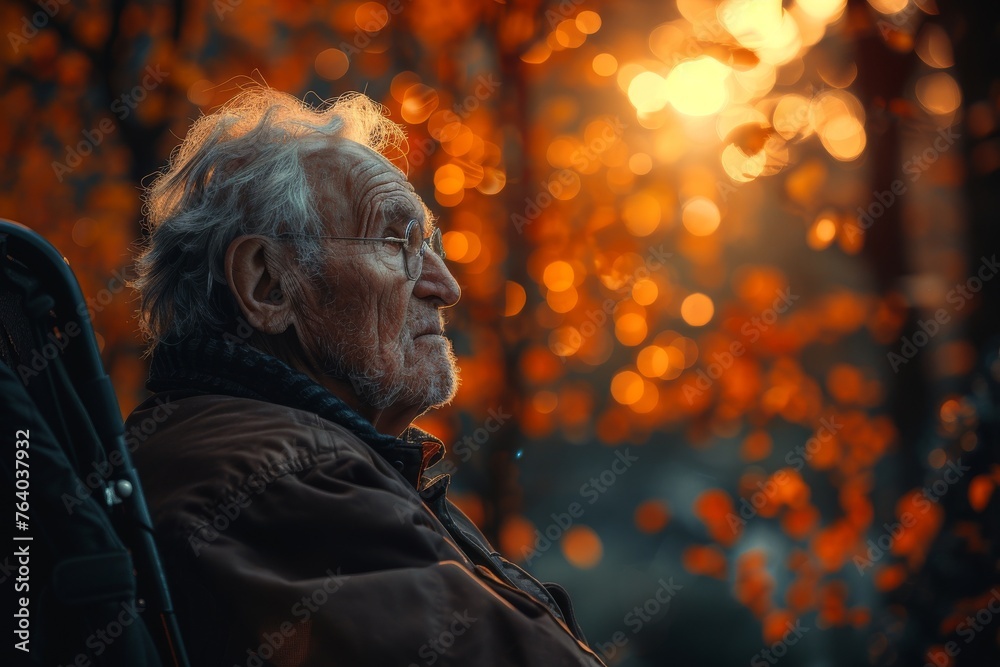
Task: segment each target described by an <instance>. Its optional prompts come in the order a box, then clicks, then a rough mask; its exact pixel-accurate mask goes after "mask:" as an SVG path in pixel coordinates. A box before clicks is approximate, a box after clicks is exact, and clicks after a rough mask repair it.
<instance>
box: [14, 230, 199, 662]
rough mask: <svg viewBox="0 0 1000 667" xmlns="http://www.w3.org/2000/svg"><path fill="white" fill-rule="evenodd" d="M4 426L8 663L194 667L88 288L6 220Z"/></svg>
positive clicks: (48, 249) (38, 240) (41, 242)
mask: <svg viewBox="0 0 1000 667" xmlns="http://www.w3.org/2000/svg"><path fill="white" fill-rule="evenodd" d="M0 424H2V431H0V433H2V436H0V437H2V440H0V442H2V449H3V454H2V456H0V469H2V470H3V478H4V480H5V482H6V484H7V485H8V486H9V488H10V490H9V492H8V493H7V494H4V498H5V499H8V500H10V499H12V500H13V502H14V508H12V509H11V510H8V511H10V512H11V514H14V516H13V517H10V516H9V515H8V517H9V518H8V521H9V522H10V525H11V529H10V532H11V533H12V535H10V537H11V539H10V540H8V543H7V545H5V547H3V548H0V549H6V550H8V553H9V555H6V554H4V553H3V551H2V550H0V559H2V558H4V556H5V555H6V559H4V560H2V561H0V585H2V586H4V587H9V592H6V591H5V594H4V598H5V599H7V600H8V601H9V602H8V604H11V605H12V608H8V609H7V610H5V611H6V612H7V613H5V614H4V617H5V618H6V619H7V623H13V631H14V633H13V638H12V639H11V636H10V635H9V634H8V640H7V644H8V646H9V647H11V648H10V651H11V653H12V656H11V659H10V660H8V661H5V662H4V664H7V665H25V666H31V667H36V666H37V667H49V666H53V667H54V666H56V665H62V666H66V667H69V666H71V665H72V666H73V667H78V666H79V667H88V666H91V665H93V666H95V667H105V666H107V667H111V666H115V667H117V666H128V667H188V666H189V663H188V659H187V657H186V655H185V651H184V644H183V641H182V639H181V635H180V632H179V629H178V624H177V619H176V617H175V615H174V611H173V607H172V605H171V601H170V593H169V590H168V587H167V582H166V577H165V575H164V571H163V566H162V564H161V561H160V557H159V554H158V552H157V549H156V545H155V542H154V538H153V529H152V521H151V519H150V516H149V510H148V508H147V506H146V502H145V499H144V498H143V495H142V487H141V485H140V483H139V479H138V477H137V475H136V472H135V470H134V468H133V467H132V463H131V457H130V453H129V450H128V446H127V443H126V439H125V434H124V430H123V427H122V419H121V413H120V411H119V407H118V401H117V399H116V397H115V393H114V389H113V387H112V385H111V381H110V378H109V377H108V376H107V374H106V373H105V371H104V368H103V365H102V363H101V357H100V353H99V351H98V347H97V341H96V339H95V336H94V331H93V328H92V324H91V322H90V317H89V313H88V310H87V303H86V302H85V301H84V298H83V295H82V293H81V291H80V286H79V284H78V282H77V280H76V277H75V276H74V275H73V272H72V271H71V269H70V268H69V265H68V264H67V262H66V261H65V259H64V258H63V257H62V256H61V255H60V253H59V252H58V251H57V250H56V249H55V248H54V247H53V246H52V245H51V244H50V243H48V242H47V241H46V240H45V239H43V238H42V237H41V236H39V235H38V234H37V233H35V232H33V231H32V230H30V229H28V228H27V227H24V226H23V225H20V224H18V223H15V222H11V221H8V220H2V219H0ZM8 507H9V506H8Z"/></svg>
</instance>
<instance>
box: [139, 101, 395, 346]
mask: <svg viewBox="0 0 1000 667" xmlns="http://www.w3.org/2000/svg"><path fill="white" fill-rule="evenodd" d="M325 137H340V138H345V139H350V140H352V141H355V142H357V143H359V144H362V145H364V146H367V147H368V148H370V149H372V150H373V151H375V152H377V153H383V154H385V153H386V152H387V151H388V150H390V149H391V150H395V151H399V152H400V153H401V152H402V148H401V147H402V145H403V142H404V140H405V137H404V135H403V131H402V129H401V128H400V127H399V126H398V125H397V124H396V123H394V122H393V121H391V120H389V119H388V118H387V117H386V116H385V113H384V110H383V107H381V106H380V105H379V104H377V103H376V102H374V101H372V100H371V99H369V98H368V97H366V96H365V95H363V94H361V93H351V94H348V95H344V96H342V97H340V98H337V99H336V100H333V101H329V102H321V103H320V104H318V105H315V106H313V105H310V104H308V103H306V102H303V101H301V100H299V99H297V98H295V97H293V96H291V95H288V94H286V93H282V92H279V91H276V90H273V89H271V88H266V87H261V86H254V87H252V88H249V89H247V90H244V91H242V92H240V93H239V94H238V95H236V96H235V97H234V98H233V99H231V100H230V101H229V102H228V103H226V104H225V105H224V106H223V107H221V108H220V109H219V110H218V111H215V112H214V113H212V114H210V115H207V116H203V117H202V118H199V119H198V120H197V121H195V123H194V124H193V125H192V126H191V129H190V130H189V132H188V134H187V137H186V138H185V140H184V141H183V142H182V143H181V144H180V146H178V147H177V148H176V149H175V150H174V152H173V154H172V155H171V158H170V162H169V164H168V165H167V167H166V168H165V169H164V170H163V171H162V172H160V173H158V174H157V176H156V178H155V179H154V180H153V182H152V183H151V185H150V186H149V188H148V189H147V190H146V192H145V197H144V201H145V207H144V213H145V215H146V229H147V230H148V233H149V241H148V244H147V246H146V247H145V249H144V250H143V251H142V252H141V253H140V255H139V257H138V259H137V261H136V275H137V277H136V279H135V280H134V281H133V282H132V287H133V288H134V289H135V290H136V291H137V292H138V294H139V300H140V303H139V322H140V327H141V328H142V331H143V333H144V334H145V336H146V337H147V339H148V341H149V343H150V349H151V350H152V349H154V348H155V347H156V345H158V344H159V343H161V342H163V341H164V340H168V339H180V338H183V337H184V335H185V334H186V333H187V332H193V331H206V330H209V331H223V330H225V329H226V328H227V327H229V326H232V325H233V324H234V322H235V318H236V316H237V315H238V313H237V311H236V306H235V302H234V301H233V299H232V297H231V295H230V294H229V291H228V289H227V288H226V278H225V275H224V269H223V259H224V256H225V252H226V249H227V248H228V246H229V244H230V243H231V242H232V240H233V239H235V238H237V237H238V236H241V235H245V234H260V235H262V236H270V237H273V236H277V235H279V234H282V233H291V234H292V235H294V239H295V240H294V241H293V242H294V243H295V248H296V251H297V258H298V261H299V262H300V264H301V265H303V266H304V267H311V268H312V269H315V268H316V265H317V263H318V260H319V258H320V253H321V243H320V241H319V240H318V239H317V238H316V237H317V236H318V235H321V234H324V233H327V232H326V230H325V229H324V218H323V215H322V214H321V213H320V211H318V210H317V206H316V203H315V196H314V192H313V189H312V187H311V184H310V179H309V176H308V174H307V169H306V158H307V157H308V156H309V155H311V154H313V153H315V152H317V151H318V150H321V149H322V148H324V144H325V142H322V141H312V139H322V138H325Z"/></svg>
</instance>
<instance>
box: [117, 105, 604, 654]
mask: <svg viewBox="0 0 1000 667" xmlns="http://www.w3.org/2000/svg"><path fill="white" fill-rule="evenodd" d="M401 139H402V135H401V131H400V129H399V128H398V127H397V126H396V125H395V124H394V123H392V122H391V121H389V120H387V119H386V118H385V117H384V116H383V114H382V112H381V109H380V108H379V107H378V106H377V105H375V104H374V103H372V102H371V101H370V100H368V99H367V98H365V97H364V96H360V95H354V96H348V97H345V98H341V99H340V100H339V101H338V102H337V103H335V104H333V105H331V106H329V107H324V108H312V107H309V106H306V105H304V104H303V103H302V102H300V101H298V100H296V99H295V98H292V97H290V96H288V95H285V94H281V93H278V92H275V91H272V90H268V89H265V88H255V89H252V90H248V91H244V92H243V93H241V94H240V95H238V96H237V97H236V98H235V99H234V100H233V101H232V102H231V103H229V104H228V105H226V106H225V107H224V108H222V109H221V110H219V111H218V112H216V113H213V114H211V115H208V116H205V117H203V118H201V119H200V120H198V121H197V122H196V123H195V124H194V126H193V127H192V129H191V131H190V132H189V134H188V136H187V138H186V140H185V141H184V142H183V143H182V144H181V146H180V148H179V150H178V151H177V152H176V153H175V154H174V156H173V158H172V160H171V163H170V165H169V167H168V168H167V170H165V171H164V173H162V174H160V175H159V177H158V178H157V179H156V180H155V182H154V183H153V184H152V186H151V188H150V190H149V192H148V193H147V213H148V218H149V220H148V222H149V231H150V240H149V245H148V247H147V248H146V249H145V250H144V252H143V254H142V255H141V257H140V258H139V261H138V278H137V280H136V281H135V285H134V286H135V288H136V290H137V291H138V293H139V295H140V297H141V309H140V312H141V321H142V324H143V326H144V329H145V331H146V333H147V335H148V336H149V339H150V343H151V347H152V365H151V370H150V378H149V382H148V387H149V388H150V389H151V390H152V391H153V392H156V393H155V395H154V396H152V397H151V398H150V399H149V400H148V401H146V402H145V403H144V404H143V405H141V406H139V408H137V409H136V410H135V412H133V413H132V415H131V416H130V417H129V420H128V423H127V426H126V428H127V429H128V430H129V431H130V432H132V433H134V434H136V435H135V436H134V437H136V438H137V439H139V440H141V442H139V443H138V445H137V449H136V451H135V461H136V465H137V467H138V469H139V472H140V476H141V478H142V481H143V484H144V486H145V491H146V495H147V499H148V502H149V505H150V510H151V512H152V515H153V519H154V523H155V526H156V530H157V535H158V540H159V544H160V546H161V549H162V553H163V557H164V560H165V563H166V567H167V573H168V577H169V580H170V585H171V589H172V591H173V595H174V598H175V605H176V607H177V610H178V615H179V617H180V621H181V625H182V630H183V634H184V636H185V640H186V642H187V648H188V651H189V653H190V654H191V657H192V661H193V663H194V664H195V665H226V666H227V667H228V666H229V665H247V666H253V665H279V666H282V665H289V666H291V665H297V666H298V665H346V666H352V667H357V666H365V665H371V666H372V667H376V666H377V667H394V666H397V665H398V666H402V667H409V666H412V665H462V666H472V665H477V666H487V665H518V666H525V665H529V666H530V665H538V666H539V667H542V666H544V667H553V666H556V665H600V664H601V662H600V660H599V659H598V658H597V657H596V656H595V655H594V653H593V652H592V651H591V650H590V649H589V648H588V647H587V645H586V642H585V640H584V637H583V634H582V632H581V630H580V627H579V625H578V624H577V622H576V620H575V618H574V616H573V611H572V607H571V605H570V601H569V598H568V596H567V594H566V592H565V591H564V590H563V589H562V588H560V587H559V586H557V585H555V584H541V583H539V582H538V581H536V580H535V579H534V578H532V577H531V576H530V575H528V574H527V573H526V572H524V571H523V570H522V569H520V568H519V567H517V566H516V565H514V564H512V563H510V562H509V561H507V560H505V559H504V558H503V557H502V556H501V555H500V554H499V553H497V552H496V550H495V549H494V548H493V547H492V546H491V545H490V544H489V542H488V541H487V540H486V539H485V537H483V535H482V534H481V533H480V531H479V530H478V529H477V528H476V527H475V525H473V523H472V522H471V521H470V520H469V519H468V518H467V517H465V516H464V515H463V514H462V512H461V511H459V510H458V509H457V508H456V507H455V505H453V504H452V503H451V502H450V501H449V500H448V498H447V495H446V492H447V488H448V482H449V478H448V476H447V475H441V476H438V477H435V478H434V479H429V478H428V477H427V476H425V474H424V471H425V469H426V468H427V466H429V465H431V464H433V463H434V462H436V461H438V460H439V459H440V458H441V456H442V454H443V447H442V445H441V443H440V441H438V440H436V439H435V438H434V437H433V436H431V435H429V434H427V433H424V432H422V431H420V430H419V429H417V428H415V427H413V426H411V425H410V423H411V422H412V420H413V419H415V418H416V417H417V416H419V415H420V414H422V413H424V412H425V411H426V410H428V409H430V408H434V407H437V406H440V405H443V404H445V403H447V402H448V401H450V400H451V398H452V396H453V395H454V393H455V390H456V386H457V369H456V367H455V361H454V355H453V353H452V350H451V344H450V342H449V341H448V339H447V338H445V337H444V324H443V318H442V313H441V311H442V310H443V309H445V308H448V307H450V306H453V305H454V304H455V303H456V302H457V301H458V299H459V287H458V284H457V283H456V282H455V279H454V277H453V276H452V275H451V273H450V272H449V270H448V268H447V266H446V265H445V263H444V252H443V249H442V246H441V235H440V232H439V231H438V230H436V229H435V228H434V225H433V221H432V218H431V215H430V213H429V211H428V210H427V208H426V206H424V204H423V203H422V202H421V200H420V199H419V198H418V197H417V195H416V194H415V193H414V191H413V188H412V187H411V186H410V184H409V183H408V182H407V181H406V178H405V176H404V174H403V173H402V172H400V170H399V169H397V168H395V167H394V166H393V165H392V164H391V163H390V162H389V161H388V160H386V159H385V158H384V157H383V156H382V155H381V153H383V152H385V151H387V150H388V149H390V148H392V147H394V146H395V147H398V146H399V144H400V141H401Z"/></svg>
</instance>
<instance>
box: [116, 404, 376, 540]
mask: <svg viewBox="0 0 1000 667" xmlns="http://www.w3.org/2000/svg"><path fill="white" fill-rule="evenodd" d="M125 431H126V441H127V442H128V447H129V450H130V451H131V452H132V458H133V462H134V464H135V467H136V469H137V471H138V472H139V477H140V479H141V482H142V485H143V490H144V493H145V495H146V500H147V503H148V504H149V507H150V513H151V514H152V518H153V520H154V524H160V523H161V522H166V523H175V522H180V523H182V524H185V525H175V526H170V528H174V529H185V530H186V529H187V528H189V526H188V525H186V524H189V523H190V520H192V519H193V518H194V517H204V516H212V515H214V514H217V513H218V512H219V511H220V508H222V507H224V506H225V505H226V504H227V503H231V502H237V503H238V504H239V503H240V502H245V500H241V499H244V498H245V497H246V496H248V495H254V494H256V493H260V492H261V491H263V489H264V488H265V487H266V486H268V485H269V484H271V483H273V482H274V481H275V480H277V479H280V478H282V477H285V476H288V475H294V474H298V473H301V472H303V471H306V470H309V469H311V468H313V467H315V466H317V465H319V464H322V463H326V462H329V461H336V460H337V459H362V460H364V461H365V462H368V463H371V464H373V465H375V466H376V467H382V466H383V465H385V464H384V462H383V461H378V460H377V459H380V458H381V457H379V456H378V455H377V454H376V453H375V452H374V451H373V450H372V449H371V448H370V447H368V446H367V445H366V444H365V443H364V442H362V441H361V440H360V439H359V438H358V437H357V436H355V435H354V434H353V433H351V432H350V431H349V430H347V429H346V428H344V427H342V426H340V425H339V424H335V423H333V422H330V421H327V420H325V419H322V418H321V417H319V416H318V415H316V414H314V413H311V412H307V411H304V410H296V409H294V408H289V407H285V406H282V405H276V404H273V403H268V402H265V401H258V400H254V399H248V398H239V397H233V396H223V395H196V396H185V397H181V398H177V397H175V396H170V395H158V396H154V397H152V398H151V399H149V400H147V401H146V402H145V403H143V404H142V405H140V406H139V407H138V408H136V409H135V410H134V411H133V412H132V414H131V415H129V417H128V419H127V420H126V421H125ZM161 527H162V528H168V526H166V525H162V524H161Z"/></svg>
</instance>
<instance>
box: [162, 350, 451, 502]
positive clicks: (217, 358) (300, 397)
mask: <svg viewBox="0 0 1000 667" xmlns="http://www.w3.org/2000/svg"><path fill="white" fill-rule="evenodd" d="M146 387H147V388H148V389H149V390H150V391H154V392H174V391H178V390H182V391H195V392H198V393H204V394H223V395H227V396H238V397H241V398H252V399H255V400H259V401H267V402H268V403H275V404H277V405H284V406H286V407H290V408H295V409H298V410H305V411H307V412H312V413H314V414H316V415H318V416H320V417H322V418H323V419H326V420H329V421H332V422H334V423H336V424H339V425H341V426H343V427H344V428H346V429H348V430H350V431H351V432H352V433H354V434H355V435H356V436H357V437H358V438H360V439H361V440H362V441H364V442H365V443H366V444H367V445H369V446H370V447H371V448H372V449H374V450H375V451H376V452H377V453H378V454H379V455H381V456H382V457H383V458H384V459H386V460H387V461H389V462H390V463H391V464H392V465H393V467H395V468H396V469H397V470H398V471H399V472H400V474H402V475H403V477H405V478H406V479H407V481H409V482H410V484H412V485H413V487H414V488H417V487H418V486H419V485H420V480H421V478H422V476H423V473H424V470H425V469H426V468H427V467H428V466H430V465H433V464H434V463H437V462H438V461H440V460H441V458H442V457H443V456H444V444H443V443H442V442H441V441H440V440H439V439H437V438H436V437H434V436H433V435H431V434H430V433H427V432H426V431H424V430H422V429H419V428H417V427H416V426H410V427H409V428H408V429H407V430H406V431H404V432H403V434H402V436H401V437H396V436H393V435H388V434H385V433H380V432H379V431H378V430H377V429H376V428H375V427H374V426H373V425H372V424H371V422H369V421H368V420H367V419H365V418H364V417H362V416H361V415H359V414H358V413H357V412H355V411H354V410H353V409H352V408H351V407H350V406H348V405H347V404H346V403H345V402H344V401H342V400H341V399H340V398H338V397H337V396H335V395H333V394H331V393H330V392H329V391H327V390H326V388H324V387H322V386H321V385H319V384H317V383H316V382H314V381H313V380H312V379H311V378H309V377H308V376H307V375H305V374H303V373H300V372H299V371H296V370H295V369H293V368H291V367H290V366H288V365H287V364H286V363H284V362H283V361H281V360H280V359H277V358H275V357H272V356H270V355H268V354H265V353H264V352H261V351H260V350H257V349H256V348H253V347H251V346H249V345H246V344H243V343H237V342H236V341H233V340H229V339H219V338H210V337H201V336H189V337H186V338H185V339H184V340H182V341H180V342H176V343H170V342H164V343H161V344H159V345H158V346H157V347H156V350H155V351H154V353H153V360H152V363H151V365H150V370H149V379H148V381H147V382H146Z"/></svg>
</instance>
